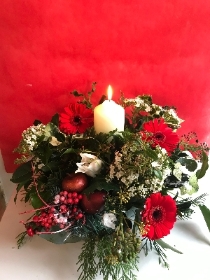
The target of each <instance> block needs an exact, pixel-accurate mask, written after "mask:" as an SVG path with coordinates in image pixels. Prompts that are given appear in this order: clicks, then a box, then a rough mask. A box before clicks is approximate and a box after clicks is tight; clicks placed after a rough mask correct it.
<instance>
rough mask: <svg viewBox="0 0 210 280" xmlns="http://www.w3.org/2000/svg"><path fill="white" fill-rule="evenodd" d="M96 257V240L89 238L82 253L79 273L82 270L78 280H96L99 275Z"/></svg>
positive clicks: (79, 261) (79, 259)
mask: <svg viewBox="0 0 210 280" xmlns="http://www.w3.org/2000/svg"><path fill="white" fill-rule="evenodd" d="M95 257H96V240H95V239H94V238H88V239H87V240H85V242H84V244H83V246H82V252H81V254H80V255H79V258H78V262H77V265H78V264H79V267H78V269H77V271H79V270H81V274H80V276H79V278H78V280H94V279H95V277H96V275H97V273H98V266H97V263H96V261H95Z"/></svg>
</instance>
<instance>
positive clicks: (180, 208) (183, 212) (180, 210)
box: [177, 193, 207, 220]
mask: <svg viewBox="0 0 210 280" xmlns="http://www.w3.org/2000/svg"><path fill="white" fill-rule="evenodd" d="M206 196H207V194H206V193H203V194H201V195H199V196H198V197H196V198H194V199H193V198H184V199H181V200H179V201H177V216H178V218H179V219H182V220H183V219H189V218H191V215H192V214H193V213H194V212H195V211H194V210H193V209H192V208H191V207H197V206H199V205H203V203H204V201H205V198H206Z"/></svg>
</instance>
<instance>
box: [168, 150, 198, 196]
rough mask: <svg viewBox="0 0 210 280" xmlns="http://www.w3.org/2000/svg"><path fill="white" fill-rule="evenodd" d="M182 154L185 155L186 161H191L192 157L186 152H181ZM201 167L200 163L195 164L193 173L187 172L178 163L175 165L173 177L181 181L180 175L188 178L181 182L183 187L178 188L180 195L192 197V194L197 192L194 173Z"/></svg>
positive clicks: (183, 166) (196, 181)
mask: <svg viewBox="0 0 210 280" xmlns="http://www.w3.org/2000/svg"><path fill="white" fill-rule="evenodd" d="M183 153H185V154H187V157H186V158H187V159H193V160H194V158H193V155H192V154H191V153H190V152H188V151H183ZM200 167H201V163H200V162H197V168H196V169H195V170H194V171H189V170H188V169H187V168H186V166H185V165H182V164H181V163H180V162H179V161H178V162H176V163H175V165H174V170H173V175H174V176H175V177H176V178H177V179H178V180H179V181H182V175H183V174H185V175H187V176H188V180H187V181H184V182H183V186H182V187H181V188H180V190H181V194H182V195H185V194H188V195H192V194H193V193H195V192H197V191H198V188H199V186H198V179H197V176H196V171H197V170H198V168H200Z"/></svg>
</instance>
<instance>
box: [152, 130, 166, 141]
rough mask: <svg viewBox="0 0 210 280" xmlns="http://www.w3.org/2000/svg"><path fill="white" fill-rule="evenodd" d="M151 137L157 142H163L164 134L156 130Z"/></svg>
mask: <svg viewBox="0 0 210 280" xmlns="http://www.w3.org/2000/svg"><path fill="white" fill-rule="evenodd" d="M153 138H154V139H155V140H156V141H158V142H164V141H165V139H166V137H165V135H164V134H163V133H162V132H156V133H155V134H154V135H153Z"/></svg>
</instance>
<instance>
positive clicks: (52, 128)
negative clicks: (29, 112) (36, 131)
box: [44, 123, 58, 137]
mask: <svg viewBox="0 0 210 280" xmlns="http://www.w3.org/2000/svg"><path fill="white" fill-rule="evenodd" d="M44 130H45V136H46V137H50V136H53V135H55V134H56V132H57V131H58V128H57V126H56V125H54V124H53V123H48V124H47V125H46V126H45V129H44Z"/></svg>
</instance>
